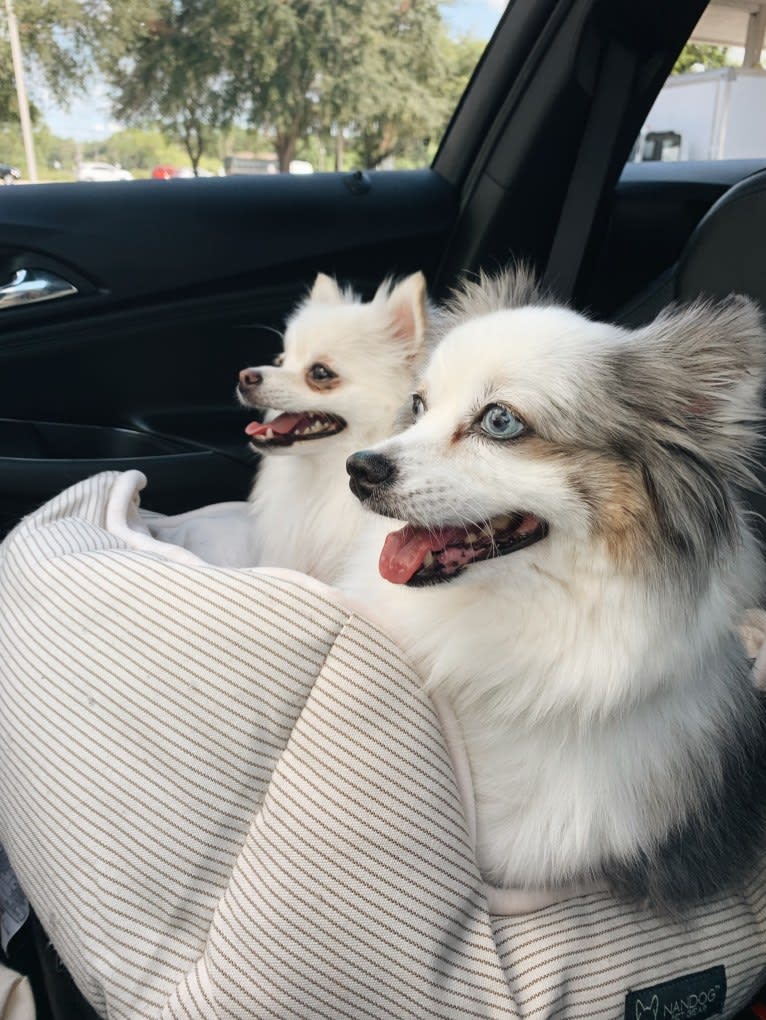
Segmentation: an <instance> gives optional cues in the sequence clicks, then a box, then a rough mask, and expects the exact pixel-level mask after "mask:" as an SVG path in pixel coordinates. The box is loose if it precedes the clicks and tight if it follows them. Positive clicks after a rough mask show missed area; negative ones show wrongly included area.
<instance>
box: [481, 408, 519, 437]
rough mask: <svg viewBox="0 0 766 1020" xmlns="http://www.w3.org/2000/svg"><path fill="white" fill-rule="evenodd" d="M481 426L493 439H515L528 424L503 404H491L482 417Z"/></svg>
mask: <svg viewBox="0 0 766 1020" xmlns="http://www.w3.org/2000/svg"><path fill="white" fill-rule="evenodd" d="M481 427H482V429H483V430H484V431H485V432H486V433H487V435H488V436H492V438H493V439H515V438H516V436H520V435H521V433H522V432H524V430H525V429H526V425H525V424H524V422H523V421H521V419H519V418H517V417H516V415H515V414H513V412H512V411H509V410H508V408H507V407H503V405H502V404H491V405H490V406H489V407H487V408H486V409H485V411H484V414H483V415H482V417H481Z"/></svg>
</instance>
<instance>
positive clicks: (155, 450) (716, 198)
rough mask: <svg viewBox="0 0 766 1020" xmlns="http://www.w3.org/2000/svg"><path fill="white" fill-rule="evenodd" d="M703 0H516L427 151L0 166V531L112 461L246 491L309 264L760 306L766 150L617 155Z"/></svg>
mask: <svg viewBox="0 0 766 1020" xmlns="http://www.w3.org/2000/svg"><path fill="white" fill-rule="evenodd" d="M705 6H706V4H705V2H704V0H676V2H675V3H673V4H667V3H663V2H661V0H644V2H643V3H641V4H636V3H635V2H634V0H514V2H512V3H510V4H509V6H508V8H507V10H506V11H505V13H504V15H503V17H502V19H501V21H500V24H499V26H498V28H497V30H496V32H495V34H494V36H493V38H492V40H491V42H490V44H489V46H488V47H487V50H486V52H485V53H484V56H483V57H482V59H481V61H480V64H479V66H478V67H477V69H476V71H475V73H474V75H473V78H472V80H471V82H470V84H469V87H468V89H467V91H466V93H465V94H464V96H463V98H462V100H461V102H460V105H459V107H458V108H457V110H456V111H455V113H454V115H453V118H452V121H451V123H450V125H449V127H448V129H447V132H446V134H445V136H444V138H443V140H442V143H441V146H440V148H439V150H438V152H437V155H436V157H435V159H434V161H433V164H432V166H431V167H429V168H426V169H422V170H413V171H408V170H400V171H391V172H385V173H383V172H372V171H371V172H366V171H355V172H353V173H342V174H335V173H328V174H315V175H312V176H294V177H293V176H289V175H286V174H285V175H278V176H263V177H235V178H229V179H217V178H207V179H198V180H183V181H178V182H176V184H174V186H173V187H170V188H168V187H167V186H166V185H165V184H164V183H163V182H161V181H154V180H148V181H132V182H115V183H110V184H108V185H104V184H95V183H93V184H91V183H81V184H77V185H72V186H70V187H66V188H64V187H62V186H60V185H39V186H30V187H24V188H13V189H6V190H4V192H3V194H2V201H0V237H2V240H1V241H0V265H1V266H2V273H1V274H0V276H1V277H2V279H3V280H7V281H9V283H8V284H7V285H6V286H3V287H0V322H2V331H1V332H0V364H1V365H2V370H1V371H0V408H2V418H0V534H5V533H7V531H8V530H9V529H10V528H12V527H13V526H14V524H15V523H16V522H17V521H18V520H19V519H20V517H21V516H22V515H24V514H25V513H27V512H29V511H30V510H32V509H34V508H35V507H37V506H38V505H40V504H41V503H42V502H43V501H45V500H46V499H48V498H50V497H52V496H53V495H55V494H56V493H57V492H59V491H61V489H63V488H64V487H66V486H67V485H70V484H72V483H73V482H75V481H78V480H80V479H83V478H86V477H88V476H90V475H92V474H94V473H96V472H98V471H103V470H107V469H114V470H127V469H129V468H138V469H139V470H141V471H143V472H144V473H145V474H146V475H147V477H148V479H149V484H148V487H147V489H146V490H145V493H144V497H143V502H144V505H145V506H146V507H148V508H149V509H151V510H154V511H158V512H162V513H179V512H182V511H185V510H188V509H191V508H193V507H198V506H202V505H204V504H207V503H214V502H222V501H226V500H237V499H244V498H246V496H247V493H248V490H249V487H250V485H251V482H252V478H253V473H254V469H255V466H256V461H255V455H254V454H252V453H251V452H250V450H249V447H248V445H247V443H246V439H245V436H244V434H243V429H244V426H245V425H246V423H247V421H248V420H249V413H248V412H246V411H245V410H243V409H242V408H240V407H238V405H237V402H236V400H235V396H234V390H235V384H236V379H237V372H238V370H239V369H240V368H242V367H243V366H245V365H253V364H261V363H264V362H267V361H269V360H270V359H271V358H273V357H274V355H275V354H276V353H277V352H278V351H279V349H280V340H279V331H280V329H281V328H282V327H283V325H284V321H285V317H286V315H287V313H288V312H289V311H290V310H291V308H292V307H293V306H294V304H295V303H296V301H297V300H298V299H299V298H300V297H301V296H302V295H303V294H304V293H305V292H306V288H307V286H308V285H309V284H310V282H311V280H312V279H313V277H314V275H315V274H316V273H317V272H319V271H321V272H324V273H328V274H332V275H335V276H337V277H338V279H340V280H342V281H345V282H348V283H351V284H352V285H354V286H355V287H356V288H357V289H359V290H360V291H361V292H363V293H364V294H365V295H370V294H371V293H372V292H373V291H374V289H375V287H376V286H377V284H378V283H379V282H380V280H381V279H382V278H383V276H385V275H386V274H388V273H395V274H397V275H404V274H407V273H411V272H415V271H417V270H419V269H420V270H423V272H424V273H425V275H426V277H427V280H428V285H429V291H430V294H431V295H432V297H433V298H434V299H436V300H438V299H439V298H442V297H444V296H445V295H446V294H447V293H448V292H449V290H450V288H451V286H453V285H454V284H455V282H456V280H457V279H458V278H459V277H460V275H461V274H463V273H473V272H476V271H477V270H479V269H480V268H481V269H484V270H487V271H492V269H493V268H496V267H499V266H503V265H505V264H507V263H508V261H509V260H512V259H524V260H528V261H529V262H531V263H532V264H533V265H534V266H535V267H536V268H537V270H538V272H539V273H540V274H541V275H542V277H543V280H544V282H545V283H546V284H547V286H549V287H550V288H552V289H553V290H554V292H555V293H556V294H557V295H558V296H559V297H560V298H561V299H562V300H563V301H567V302H570V303H571V304H572V305H573V306H574V307H575V308H577V309H578V310H582V311H586V312H588V313H589V314H591V315H592V316H594V317H599V318H606V319H610V320H616V321H619V322H622V323H625V324H627V325H638V324H641V323H643V322H646V321H648V320H649V319H651V318H652V317H653V316H654V315H655V314H656V312H657V311H659V309H660V308H662V307H663V306H664V305H666V304H667V303H668V302H671V301H687V300H690V299H693V298H695V297H697V296H698V295H710V296H723V295H726V294H729V293H731V292H733V291H734V292H739V293H745V294H748V295H750V296H752V297H753V298H755V299H756V300H759V301H760V302H761V303H762V304H766V279H765V278H764V274H763V269H762V263H763V260H762V257H761V256H762V254H763V250H764V247H766V156H764V158H763V159H761V160H759V159H747V160H723V161H713V162H705V163H702V162H692V163H688V162H687V163H682V162H675V163H662V162H645V163H629V164H627V165H626V159H627V158H628V155H629V153H630V151H631V148H632V146H633V145H634V142H635V139H636V137H637V135H638V132H639V129H640V128H641V125H642V123H643V122H644V119H645V117H646V115H647V112H648V110H649V109H650V107H651V105H652V103H653V101H654V98H655V96H656V95H657V93H658V91H659V89H660V88H661V86H662V84H663V82H664V81H665V79H666V78H667V76H668V74H669V73H670V70H671V68H672V66H673V63H674V61H675V59H676V57H677V55H678V53H679V51H680V50H681V48H682V47H683V45H684V43H685V42H686V40H687V38H688V37H689V35H690V33H691V31H692V29H693V28H694V25H695V24H696V22H697V21H698V19H699V18H700V16H701V14H702V12H703V10H704V8H705ZM57 279H58V280H61V281H65V283H66V284H68V285H69V286H68V287H65V291H66V292H65V293H62V294H59V293H56V292H50V291H49V290H46V291H45V294H44V299H42V300H41V299H40V295H41V293H42V291H41V289H40V288H50V287H51V281H52V280H53V281H55V280H57ZM41 281H42V282H41ZM25 286H26V288H27V289H26V291H25V292H24V293H26V295H27V298H26V299H21V300H19V294H20V292H21V291H22V290H23V289H24V287H25ZM36 288H37V289H36ZM30 298H31V299H30ZM6 299H7V300H6ZM752 505H753V508H754V509H755V510H758V511H760V513H762V514H763V513H764V512H766V502H764V498H763V496H758V495H755V494H754V495H753V496H752ZM760 520H761V521H763V520H764V518H763V517H762V518H760ZM4 955H5V954H4ZM7 962H8V963H9V965H10V966H12V967H14V968H15V969H17V970H20V971H22V972H24V973H28V974H29V975H30V979H31V981H32V984H33V987H34V990H35V995H36V999H37V1008H38V1016H39V1017H41V1018H42V1020H46V1018H51V1020H74V1018H86V1020H87V1018H88V1017H90V1016H93V1017H95V1016H96V1014H95V1013H94V1012H93V1011H92V1010H91V1008H90V1007H89V1006H88V1005H87V1003H86V1002H85V1000H84V999H83V998H82V997H81V996H80V994H79V992H78V991H77V989H76V987H75V986H74V984H73V982H72V981H71V979H70V978H69V976H68V975H67V973H66V971H65V969H64V968H63V966H62V965H61V964H60V961H59V960H58V957H57V955H56V951H55V946H52V945H51V944H50V942H49V940H48V938H47V935H46V933H45V932H44V931H43V929H42V927H41V926H40V924H39V922H38V921H37V920H36V918H35V917H34V916H32V917H31V918H30V920H29V921H28V922H27V924H26V925H25V926H24V928H23V929H22V931H21V932H20V933H19V935H18V936H16V937H15V938H14V939H13V940H12V942H11V945H10V947H9V952H8V954H7Z"/></svg>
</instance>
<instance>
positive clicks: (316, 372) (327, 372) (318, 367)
mask: <svg viewBox="0 0 766 1020" xmlns="http://www.w3.org/2000/svg"><path fill="white" fill-rule="evenodd" d="M308 377H309V379H311V381H312V382H327V380H328V379H337V378H338V376H337V374H336V373H335V372H333V370H332V369H331V368H328V367H327V365H323V364H322V363H321V362H320V361H318V362H317V363H316V364H315V365H312V366H311V368H310V369H309V371H308Z"/></svg>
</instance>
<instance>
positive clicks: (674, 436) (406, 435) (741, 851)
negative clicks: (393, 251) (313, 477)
mask: <svg viewBox="0 0 766 1020" xmlns="http://www.w3.org/2000/svg"><path fill="white" fill-rule="evenodd" d="M765 374H766V337H765V336H764V331H763V328H762V324H761V321H760V319H759V315H758V313H757V311H756V309H755V307H754V306H753V305H752V304H751V303H749V302H748V301H746V300H745V299H739V298H737V299H731V300H729V301H727V302H725V303H722V304H718V305H715V304H710V303H697V304H695V305H692V306H690V307H688V308H685V309H680V310H675V311H673V310H671V311H667V312H665V313H663V314H662V315H660V316H659V318H658V319H657V320H656V321H655V322H654V323H652V324H651V325H649V326H647V327H645V328H643V329H638V330H635V331H629V330H626V329H621V328H619V327H616V326H613V325H606V324H604V323H600V322H593V321H590V320H588V319H587V318H585V317H583V316H582V315H579V314H576V313H575V312H573V311H571V310H569V309H567V308H563V307H556V306H555V305H553V304H552V302H551V301H550V300H548V299H546V298H545V296H543V295H541V294H540V293H539V292H538V290H537V288H536V286H535V284H534V281H533V280H532V279H531V278H530V277H529V276H528V275H526V274H525V273H523V272H519V273H507V274H505V275H503V276H500V277H498V278H495V279H487V278H483V279H481V280H480V281H479V282H478V283H476V284H468V285H466V286H465V287H464V289H463V290H462V292H460V293H459V294H457V296H456V297H455V298H454V300H453V301H452V303H451V306H450V308H449V309H448V311H447V314H446V317H445V319H444V323H443V339H442V340H441V343H440V344H439V346H438V347H437V348H436V350H435V351H434V353H433V355H432V356H431V359H430V363H429V365H428V367H427V370H426V371H425V374H424V376H423V378H422V381H421V384H420V386H419V388H418V390H417V392H416V393H415V395H414V396H413V398H412V414H411V421H412V424H411V426H410V427H409V428H407V429H406V430H405V431H404V432H402V433H401V434H399V435H397V436H394V437H393V438H389V439H387V440H386V441H384V442H381V443H378V444H377V445H376V446H374V447H373V448H372V449H368V450H364V451H362V452H359V453H357V454H355V455H354V456H352V457H351V458H350V459H349V462H348V470H349V474H350V475H351V488H352V490H353V491H354V492H355V494H356V495H357V497H358V498H359V499H360V500H361V501H363V502H364V504H365V505H366V506H367V507H368V508H370V509H371V510H373V511H375V512H376V513H378V514H382V515H386V516H389V517H394V518H397V519H399V520H400V521H407V522H408V523H407V525H406V526H405V527H404V528H401V529H400V530H397V531H394V532H392V533H391V534H389V535H388V537H384V536H383V535H381V532H380V529H379V528H377V530H376V528H375V527H373V528H372V529H371V533H370V535H369V536H368V539H366V542H365V544H366V546H367V556H366V560H365V555H364V553H362V555H361V556H360V559H359V561H358V563H356V564H355V566H354V568H353V569H352V570H351V575H350V577H349V578H347V579H346V582H345V585H344V586H346V587H348V588H350V590H351V591H352V592H353V593H354V594H355V595H356V596H358V597H361V598H364V599H367V600H368V601H369V604H370V606H371V609H372V612H373V614H374V615H375V616H377V618H378V619H379V620H381V621H382V622H384V624H385V625H386V626H387V627H388V629H389V630H390V632H391V633H392V634H393V636H394V637H395V638H397V639H398V641H399V643H400V644H401V645H402V647H403V648H404V649H406V650H407V651H408V652H409V653H410V655H411V656H412V658H413V660H414V662H415V663H416V665H417V666H419V668H420V670H421V673H422V675H423V676H424V678H425V679H426V681H427V686H428V687H429V688H430V689H432V690H437V689H438V690H440V691H442V692H444V693H446V695H447V696H448V697H449V699H450V701H451V703H452V706H453V708H454V710H455V713H456V715H457V718H458V720H459V722H460V724H461V728H462V731H463V734H464V739H465V742H466V747H467V750H468V754H469V759H470V763H471V769H472V775H473V781H474V787H475V792H476V798H477V811H478V828H479V831H478V837H477V838H478V847H477V853H478V857H479V862H480V865H481V866H482V868H483V870H484V871H485V874H486V875H487V877H488V878H489V879H490V880H492V881H494V882H495V883H497V884H501V885H506V886H521V887H526V888H531V887H540V888H543V887H548V888H551V887H556V886H562V885H570V884H575V883H576V884H582V883H583V882H585V883H588V882H596V883H600V884H604V883H605V884H607V885H608V886H609V887H610V888H611V889H613V890H614V891H615V892H616V893H618V894H622V895H626V896H629V897H631V898H640V899H644V900H646V899H648V900H649V901H650V902H652V903H653V904H655V905H656V906H658V907H660V908H663V909H675V908H676V907H678V906H679V905H683V904H685V903H687V902H689V901H691V900H694V899H696V898H698V897H700V896H704V895H707V894H709V893H712V892H715V891H717V890H719V889H721V888H725V887H728V886H729V885H730V884H731V883H732V882H734V881H735V880H737V879H738V878H740V877H742V876H744V875H745V873H746V872H747V869H748V868H749V867H750V866H751V864H752V862H753V861H754V860H755V859H756V856H757V855H758V854H762V853H763V850H764V819H765V817H766V725H765V722H764V710H763V705H762V702H761V697H760V695H759V694H758V693H757V692H756V690H755V689H754V688H753V686H752V684H751V679H750V675H749V669H748V663H747V661H746V657H745V654H744V650H743V647H742V645H741V643H740V639H739V637H738V633H737V629H736V625H737V623H738V622H739V620H740V618H741V616H742V613H743V611H744V610H745V609H746V608H747V607H750V606H754V605H756V604H757V602H758V596H759V593H760V589H761V582H762V560H761V555H760V552H759V549H758V547H757V543H756V540H755V539H754V537H753V535H752V534H751V532H750V530H749V528H748V525H747V522H746V519H745V515H744V513H743V509H742V505H741V502H740V497H739V496H738V494H737V490H738V487H739V486H741V485H747V484H749V483H750V482H751V481H752V479H751V476H750V473H749V469H748V464H749V458H750V457H751V456H752V452H753V449H754V445H755V441H756V438H757V437H756V430H755V427H754V424H753V423H754V421H755V420H757V419H758V418H760V416H761V403H760V400H761V395H762V390H763V384H764V377H765ZM371 521H373V522H374V523H375V524H376V525H377V524H378V523H379V522H375V519H374V518H371ZM383 523H384V522H383ZM385 530H386V529H385V528H384V531H385ZM388 530H389V531H390V530H391V525H390V523H389V525H388ZM376 535H377V537H375V536H376ZM378 556H380V562H379V575H378V572H377V571H376V570H375V569H374V564H375V561H376V560H377V558H378Z"/></svg>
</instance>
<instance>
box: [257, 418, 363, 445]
mask: <svg viewBox="0 0 766 1020" xmlns="http://www.w3.org/2000/svg"><path fill="white" fill-rule="evenodd" d="M345 427H346V423H345V421H344V420H343V419H342V418H340V417H339V416H338V415H336V414H325V413H324V412H323V411H284V412H283V413H282V414H280V415H277V417H276V418H274V420H273V421H269V422H259V421H251V422H250V424H249V425H248V426H247V428H246V429H245V432H246V433H247V435H248V436H250V442H251V444H252V446H253V447H254V448H258V449H261V448H263V447H268V446H292V445H293V443H303V442H305V441H306V440H307V439H324V437H325V436H334V435H336V434H337V433H338V432H342V431H343V429H344V428H345Z"/></svg>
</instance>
